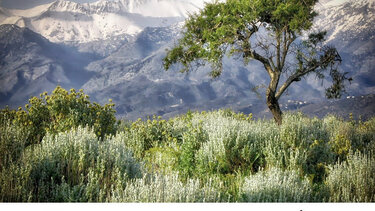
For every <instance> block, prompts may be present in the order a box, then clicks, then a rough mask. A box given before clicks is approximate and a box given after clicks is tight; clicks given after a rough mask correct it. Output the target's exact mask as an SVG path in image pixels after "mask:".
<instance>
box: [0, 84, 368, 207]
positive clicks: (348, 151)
mask: <svg viewBox="0 0 375 211" xmlns="http://www.w3.org/2000/svg"><path fill="white" fill-rule="evenodd" d="M114 112H115V111H114V110H113V104H108V105H104V106H100V105H98V104H95V103H91V102H90V101H89V100H88V97H87V96H86V95H84V94H83V92H82V91H80V92H75V91H74V90H71V91H70V93H69V92H67V91H66V90H64V89H62V88H60V87H58V88H57V89H56V90H55V91H54V92H53V93H52V94H51V95H47V94H43V95H42V96H41V98H32V99H31V100H30V104H29V105H28V106H26V107H25V110H23V109H19V111H13V110H9V109H3V110H2V111H1V116H0V200H1V201H16V202H18V201H50V202H52V201H68V202H76V201H80V202H87V201H91V202H94V201H95V202H228V201H229V202H285V201H287V202H375V156H374V149H375V118H372V119H370V120H368V121H365V122H362V121H354V120H352V121H344V120H342V119H340V118H338V117H334V116H327V117H325V118H324V119H318V118H309V117H306V116H304V115H303V114H301V113H295V114H285V115H284V122H283V124H282V125H281V126H278V125H276V124H275V123H274V121H272V120H261V119H259V120H254V119H253V118H252V116H251V115H245V114H242V113H235V112H233V111H231V110H218V111H211V112H187V113H186V114H184V115H180V116H176V117H174V118H171V119H169V120H164V119H161V118H160V117H152V118H149V119H147V120H141V119H139V120H137V121H134V122H130V121H121V122H120V123H119V122H116V119H115V117H114Z"/></svg>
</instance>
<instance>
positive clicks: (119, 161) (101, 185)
mask: <svg viewBox="0 0 375 211" xmlns="http://www.w3.org/2000/svg"><path fill="white" fill-rule="evenodd" d="M16 169H19V170H16ZM140 176H141V166H140V164H138V163H137V162H136V161H135V160H134V159H133V157H132V153H131V152H130V151H129V150H127V149H126V148H125V146H124V144H123V143H122V142H120V141H116V139H112V140H107V141H105V142H102V141H100V140H98V139H97V137H96V134H95V133H94V132H93V131H92V130H89V129H86V128H80V127H79V128H77V129H75V130H71V131H69V132H63V133H59V134H58V135H56V136H55V135H50V134H47V135H46V136H45V138H44V139H43V141H42V142H41V143H40V144H38V145H35V146H32V147H30V148H28V149H27V150H26V151H25V153H24V155H23V157H22V159H21V160H20V162H19V163H18V164H14V165H13V166H11V167H10V168H9V169H5V170H4V171H2V172H1V186H2V189H1V190H2V194H1V195H2V197H3V198H2V200H3V201H25V200H29V201H105V200H106V198H107V197H108V194H110V188H111V187H112V186H114V185H116V184H117V181H118V180H126V179H130V178H135V177H140ZM17 188H20V189H22V192H19V191H16V192H12V191H9V190H16V189H17ZM56 190H61V191H62V192H59V191H57V192H56ZM78 190H79V191H78ZM25 194H26V195H27V196H25ZM72 194H73V195H74V197H72Z"/></svg>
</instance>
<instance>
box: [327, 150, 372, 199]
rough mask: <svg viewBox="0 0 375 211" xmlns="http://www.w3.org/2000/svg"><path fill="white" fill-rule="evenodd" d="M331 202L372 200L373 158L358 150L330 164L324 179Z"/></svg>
mask: <svg viewBox="0 0 375 211" xmlns="http://www.w3.org/2000/svg"><path fill="white" fill-rule="evenodd" d="M326 186H327V187H328V189H329V190H330V198H329V201H331V202H374V201H375V188H374V187H375V159H374V157H373V156H371V155H364V154H361V153H360V152H356V153H354V154H352V153H351V154H350V155H349V156H348V159H347V160H346V161H343V162H338V163H337V164H335V165H332V166H330V173H329V175H328V177H327V179H326Z"/></svg>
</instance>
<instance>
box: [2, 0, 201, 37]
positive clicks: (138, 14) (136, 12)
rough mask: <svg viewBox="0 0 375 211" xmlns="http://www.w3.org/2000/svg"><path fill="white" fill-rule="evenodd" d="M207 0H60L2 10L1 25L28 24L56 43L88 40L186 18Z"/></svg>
mask: <svg viewBox="0 0 375 211" xmlns="http://www.w3.org/2000/svg"><path fill="white" fill-rule="evenodd" d="M204 1H205V0H113V1H109V0H101V1H96V2H93V3H76V2H71V1H63V0H58V1H55V2H53V3H50V4H46V5H40V6H38V7H35V8H31V9H28V10H10V13H7V12H6V10H4V12H3V11H2V10H1V11H0V24H16V25H18V26H20V27H28V28H30V29H31V30H33V31H35V32H37V33H39V34H41V35H43V36H44V37H46V38H47V39H48V40H50V41H52V42H65V43H72V42H73V43H86V42H92V41H98V40H106V39H110V38H111V37H114V36H119V35H136V34H138V33H139V32H141V31H142V30H143V29H144V28H146V27H165V26H171V25H173V24H176V23H179V22H181V21H184V20H185V18H186V17H187V16H188V14H189V13H191V12H195V11H198V10H199V8H201V7H203V2H204Z"/></svg>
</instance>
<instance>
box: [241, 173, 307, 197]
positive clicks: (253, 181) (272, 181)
mask: <svg viewBox="0 0 375 211" xmlns="http://www.w3.org/2000/svg"><path fill="white" fill-rule="evenodd" d="M240 193H241V194H242V200H243V201H245V202H308V201H311V200H312V198H313V197H312V196H313V193H312V188H311V186H310V183H309V181H308V179H307V178H306V177H305V178H303V177H302V178H301V176H300V175H299V174H298V173H297V172H296V171H292V170H286V171H283V170H281V169H279V168H271V169H268V170H264V171H260V172H258V173H257V174H255V175H253V176H250V177H248V178H246V179H245V182H244V184H243V185H242V187H241V189H240Z"/></svg>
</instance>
